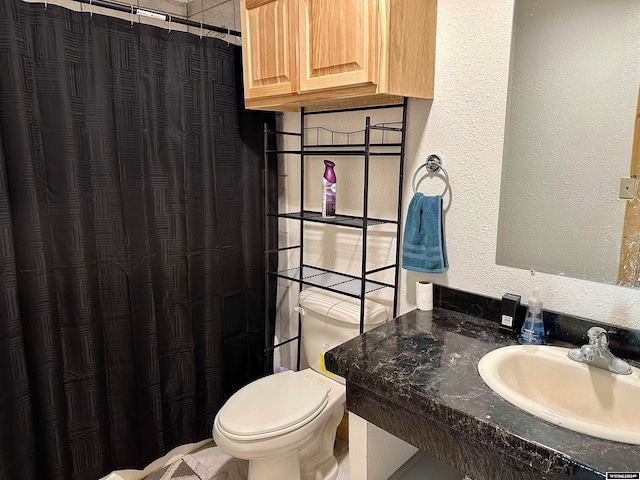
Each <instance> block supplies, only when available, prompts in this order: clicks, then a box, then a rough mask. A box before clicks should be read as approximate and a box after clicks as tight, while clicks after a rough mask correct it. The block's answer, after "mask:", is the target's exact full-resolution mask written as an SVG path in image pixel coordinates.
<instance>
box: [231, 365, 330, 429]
mask: <svg viewBox="0 0 640 480" xmlns="http://www.w3.org/2000/svg"><path fill="white" fill-rule="evenodd" d="M328 395H329V390H328V389H327V388H326V387H323V386H322V385H319V384H317V383H315V382H313V381H311V380H309V379H307V378H305V377H303V376H302V375H299V374H297V373H296V372H292V371H286V372H282V373H278V374H275V375H270V376H268V377H264V378H261V379H260V380H256V381H255V382H253V383H250V384H249V385H247V386H245V387H243V388H241V389H240V390H238V391H237V392H236V393H235V394H234V395H233V396H232V397H231V398H230V399H229V400H228V401H227V403H225V405H224V406H223V407H222V408H221V409H220V412H219V414H218V424H219V425H220V427H222V429H224V430H225V431H226V432H228V433H231V434H233V435H241V436H256V435H263V434H267V433H271V432H276V431H281V430H283V429H286V428H287V427H291V426H293V425H297V424H300V423H303V422H304V421H305V420H307V419H313V418H315V416H316V415H317V412H318V410H321V409H322V408H324V406H325V405H326V403H327V399H328Z"/></svg>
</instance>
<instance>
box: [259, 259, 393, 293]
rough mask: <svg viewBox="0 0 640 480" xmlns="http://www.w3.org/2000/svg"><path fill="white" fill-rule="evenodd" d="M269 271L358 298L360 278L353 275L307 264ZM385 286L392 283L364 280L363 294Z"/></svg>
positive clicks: (360, 285) (360, 286)
mask: <svg viewBox="0 0 640 480" xmlns="http://www.w3.org/2000/svg"><path fill="white" fill-rule="evenodd" d="M269 273H270V274H271V275H275V276H277V277H280V278H285V279H287V280H293V281H296V282H301V283H303V284H305V285H312V286H314V287H320V288H324V289H325V290H331V291H333V292H337V293H342V294H343V295H347V296H349V297H353V298H360V292H361V288H362V280H361V279H360V278H358V277H354V276H353V275H346V274H344V273H338V272H333V271H331V270H325V269H323V268H317V267H310V266H307V265H304V266H302V268H290V269H288V270H282V271H279V272H269ZM385 287H391V288H393V285H387V284H385V283H381V282H374V281H372V280H366V281H365V288H364V291H365V294H367V293H371V292H375V291H376V290H380V289H381V288H385Z"/></svg>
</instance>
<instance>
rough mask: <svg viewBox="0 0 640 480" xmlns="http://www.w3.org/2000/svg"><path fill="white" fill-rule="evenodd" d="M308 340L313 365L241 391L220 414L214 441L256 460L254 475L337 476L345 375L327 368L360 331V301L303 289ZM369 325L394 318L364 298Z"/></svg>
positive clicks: (291, 479) (255, 479)
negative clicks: (330, 354) (328, 357)
mask: <svg viewBox="0 0 640 480" xmlns="http://www.w3.org/2000/svg"><path fill="white" fill-rule="evenodd" d="M299 304H300V307H302V309H301V311H302V313H303V319H302V331H301V337H302V338H301V341H302V349H303V353H304V358H306V360H307V364H308V365H309V366H310V367H311V368H307V369H305V370H302V371H300V372H293V371H286V372H282V373H278V374H275V375H270V376H268V377H264V378H261V379H259V380H256V381H255V382H252V383H250V384H249V385H247V386H245V387H243V388H242V389H240V390H239V391H238V392H236V393H235V394H234V395H233V396H232V397H231V398H230V399H229V400H228V401H227V403H225V404H224V406H223V407H222V408H221V409H220V411H219V412H218V415H216V418H215V421H214V425H213V439H214V440H215V442H216V444H217V445H218V446H219V447H220V448H222V449H223V450H224V451H225V452H227V453H228V454H230V455H232V456H234V457H236V458H242V459H246V460H249V480H272V479H273V480H276V479H277V480H283V479H286V480H298V479H300V480H332V479H334V478H336V476H337V474H338V464H337V462H336V459H335V457H334V456H333V443H334V440H335V436H336V428H337V427H338V424H339V423H340V420H341V419H342V416H343V414H344V404H345V397H346V394H345V386H344V379H343V378H341V377H338V376H336V375H333V374H332V373H330V372H328V371H327V370H326V369H325V368H324V353H325V352H326V351H328V350H330V349H331V348H333V347H335V346H337V345H340V344H341V343H344V342H346V341H347V340H349V339H351V338H354V337H356V336H357V335H358V334H359V333H360V330H359V329H360V300H357V299H352V298H349V297H344V296H342V295H338V294H334V293H331V292H326V291H324V290H320V289H316V288H309V289H307V290H303V291H302V292H300V297H299ZM364 316H365V330H369V329H371V328H373V327H374V326H376V325H379V324H381V323H384V322H385V321H386V320H388V318H389V312H388V310H387V308H386V307H384V306H383V305H380V304H379V303H376V302H373V301H371V300H367V301H366V302H365V315H364Z"/></svg>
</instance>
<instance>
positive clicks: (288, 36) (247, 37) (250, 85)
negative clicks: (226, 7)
mask: <svg viewBox="0 0 640 480" xmlns="http://www.w3.org/2000/svg"><path fill="white" fill-rule="evenodd" d="M240 12H241V15H242V18H241V22H242V43H243V53H242V63H243V68H244V89H245V99H254V98H263V97H271V96H274V95H286V94H289V93H293V92H297V91H298V76H299V75H298V48H297V39H298V37H297V35H298V1H297V0H240Z"/></svg>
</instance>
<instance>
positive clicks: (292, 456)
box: [247, 451, 301, 480]
mask: <svg viewBox="0 0 640 480" xmlns="http://www.w3.org/2000/svg"><path fill="white" fill-rule="evenodd" d="M299 458H300V457H299V456H298V452H297V451H294V452H290V453H289V454H288V455H282V456H279V457H269V458H260V459H254V460H249V475H248V477H247V480H253V479H256V480H257V479H271V478H273V479H275V478H287V479H291V480H301V479H300V461H299Z"/></svg>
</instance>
